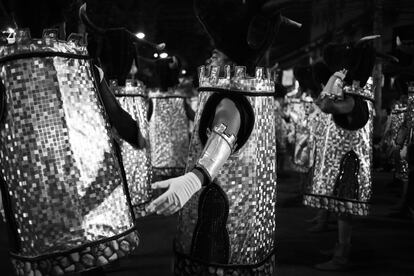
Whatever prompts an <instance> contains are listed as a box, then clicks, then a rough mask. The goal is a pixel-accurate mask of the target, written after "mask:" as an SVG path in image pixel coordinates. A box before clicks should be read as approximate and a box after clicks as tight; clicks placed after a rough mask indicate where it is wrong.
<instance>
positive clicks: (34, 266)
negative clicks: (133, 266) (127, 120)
mask: <svg viewBox="0 0 414 276" xmlns="http://www.w3.org/2000/svg"><path fill="white" fill-rule="evenodd" d="M138 243H139V238H138V235H137V233H136V232H135V231H134V232H131V233H130V234H127V235H125V236H123V237H121V238H119V239H113V240H107V241H105V242H102V243H99V244H97V245H91V246H87V247H84V248H80V249H79V250H76V251H75V252H73V253H71V252H66V253H63V254H59V255H56V256H53V257H50V258H45V259H42V260H37V259H36V260H30V259H29V260H27V259H21V258H19V257H14V256H12V259H11V261H12V264H13V267H14V269H15V273H16V275H18V276H25V275H36V276H46V275H53V276H55V275H65V274H72V273H75V272H80V271H85V270H89V269H92V268H94V267H96V266H104V265H106V264H109V263H110V262H113V261H115V260H118V259H119V258H122V257H124V256H126V255H128V254H130V253H131V252H132V251H133V250H135V248H136V247H137V244H138Z"/></svg>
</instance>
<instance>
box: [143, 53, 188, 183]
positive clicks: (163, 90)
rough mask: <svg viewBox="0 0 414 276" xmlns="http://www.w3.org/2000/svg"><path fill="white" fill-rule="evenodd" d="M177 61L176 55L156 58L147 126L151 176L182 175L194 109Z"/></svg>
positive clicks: (154, 178) (156, 178) (157, 178)
mask: <svg viewBox="0 0 414 276" xmlns="http://www.w3.org/2000/svg"><path fill="white" fill-rule="evenodd" d="M180 64H181V63H180V61H179V59H178V58H177V57H175V56H172V57H169V58H160V59H157V60H156V62H155V68H156V70H155V71H156V75H157V78H158V82H157V88H156V89H152V90H151V91H150V92H149V114H148V120H149V129H150V141H151V157H152V167H153V180H154V181H159V180H164V179H168V178H171V177H176V176H179V175H182V174H183V173H184V171H185V163H186V158H187V155H188V146H189V144H190V139H189V127H190V121H194V111H193V110H192V109H191V107H190V104H189V102H188V100H189V97H188V96H187V95H186V94H185V92H184V90H183V89H182V88H181V87H179V74H180V71H181V65H180Z"/></svg>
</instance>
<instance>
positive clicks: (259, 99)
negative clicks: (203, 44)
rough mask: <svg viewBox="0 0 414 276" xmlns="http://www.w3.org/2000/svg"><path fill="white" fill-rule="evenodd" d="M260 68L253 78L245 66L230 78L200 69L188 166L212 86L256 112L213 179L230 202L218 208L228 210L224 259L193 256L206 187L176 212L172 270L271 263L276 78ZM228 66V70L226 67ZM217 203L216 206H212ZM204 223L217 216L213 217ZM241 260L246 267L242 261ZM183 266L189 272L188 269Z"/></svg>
mask: <svg viewBox="0 0 414 276" xmlns="http://www.w3.org/2000/svg"><path fill="white" fill-rule="evenodd" d="M203 68H204V67H203ZM262 70H263V69H262V68H258V69H257V73H256V78H247V77H245V68H244V67H236V68H235V77H234V78H232V79H230V78H224V79H222V78H218V68H216V67H213V68H212V72H211V74H210V75H207V74H205V71H204V69H202V71H201V73H200V89H202V88H204V90H203V91H201V90H200V91H201V92H200V94H199V99H200V101H199V108H198V110H197V114H196V117H195V128H194V133H193V136H192V140H191V146H190V152H189V158H188V164H187V171H189V170H191V169H192V168H193V167H194V165H195V163H196V161H197V160H198V158H199V157H200V155H201V153H202V150H203V144H202V143H201V140H200V137H199V130H200V119H201V116H202V114H203V112H205V111H204V108H205V106H206V103H207V102H208V100H209V99H210V98H211V97H212V96H213V95H215V94H217V93H221V92H217V90H214V88H219V89H220V88H221V89H223V91H227V92H229V91H230V93H232V94H235V95H237V97H245V98H246V99H247V100H248V103H249V104H250V106H251V107H252V109H253V112H254V116H255V118H254V126H253V130H252V133H251V135H250V136H249V137H248V140H247V142H246V143H245V144H244V145H243V146H242V147H241V148H240V150H238V151H236V152H235V153H234V154H232V155H231V156H230V157H229V159H228V160H227V162H226V163H225V165H224V166H223V168H222V169H221V171H220V173H219V176H218V177H217V178H216V179H215V181H214V183H217V185H218V186H219V187H220V189H222V191H223V192H224V193H225V197H226V202H228V203H226V204H225V205H227V204H228V207H227V208H225V210H223V211H222V212H223V213H220V214H217V215H218V216H220V215H221V214H223V215H224V216H225V215H226V214H227V212H228V215H227V217H226V219H224V223H225V226H224V228H225V230H224V232H226V233H227V234H225V236H226V237H228V244H229V248H228V249H227V250H228V262H227V263H225V264H223V263H220V264H217V263H216V264H211V263H208V261H206V260H202V261H201V262H198V261H197V260H195V259H194V258H192V253H191V251H192V247H193V246H194V244H192V243H194V242H193V239H195V237H194V236H195V235H198V234H199V233H198V232H197V230H196V229H197V224H200V225H202V224H203V221H202V219H201V217H203V215H204V214H199V211H200V210H201V209H200V208H201V207H200V205H199V204H200V203H199V198H200V195H202V194H203V191H204V190H201V191H199V192H198V193H197V194H196V195H194V196H193V197H192V198H191V199H190V201H189V202H188V203H187V204H186V205H185V206H184V208H183V209H182V211H181V213H180V219H179V227H178V236H177V239H176V243H175V248H176V253H177V254H176V255H177V258H176V267H175V271H176V273H177V274H179V275H271V273H272V272H271V271H273V269H274V249H275V241H274V238H275V228H276V225H275V223H276V221H275V211H276V135H275V129H276V127H275V99H274V95H273V93H274V90H273V89H274V84H273V82H271V81H270V80H269V79H267V78H263V71H262ZM226 71H227V72H228V76H229V74H230V73H229V70H226ZM233 87H234V88H235V89H233ZM236 88H237V89H236ZM210 89H211V90H210ZM243 91H244V92H246V91H247V93H244V92H243ZM207 112H210V111H207ZM210 185H211V184H210ZM207 188H208V187H207ZM207 188H204V189H207ZM217 208H218V206H216V210H218V209H217ZM215 212H218V211H215ZM204 223H207V224H217V223H219V222H218V221H214V219H213V221H205V222H204ZM207 227H208V226H207ZM207 235H208V234H207ZM225 240H226V238H225ZM226 243H227V242H226ZM203 261H204V262H203ZM206 262H207V263H206ZM241 265H244V267H240V266H241ZM187 270H188V271H189V272H186V271H187ZM200 271H205V272H204V273H206V274H197V273H201V272H200ZM191 273H193V274H191ZM221 273H223V274H221ZM232 273H234V274H232ZM244 273H246V274H244Z"/></svg>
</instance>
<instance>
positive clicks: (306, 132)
mask: <svg viewBox="0 0 414 276" xmlns="http://www.w3.org/2000/svg"><path fill="white" fill-rule="evenodd" d="M296 105H297V108H296V112H297V113H296V115H295V116H292V117H294V118H292V123H293V125H294V133H293V135H294V142H293V146H294V150H293V156H292V158H291V162H292V169H293V170H294V171H297V172H308V171H309V169H310V168H311V167H312V165H313V159H314V156H313V154H314V151H313V143H312V140H311V127H312V126H311V124H313V123H315V122H314V119H315V118H314V117H312V118H311V117H310V114H311V113H313V111H314V110H315V108H316V106H315V104H314V103H313V101H312V99H301V100H300V101H299V102H297V103H296ZM294 110H295V109H293V110H292V112H294Z"/></svg>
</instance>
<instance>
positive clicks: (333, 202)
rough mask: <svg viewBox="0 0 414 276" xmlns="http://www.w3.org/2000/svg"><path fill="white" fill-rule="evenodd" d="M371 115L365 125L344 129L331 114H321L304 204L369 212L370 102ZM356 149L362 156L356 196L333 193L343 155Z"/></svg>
mask: <svg viewBox="0 0 414 276" xmlns="http://www.w3.org/2000/svg"><path fill="white" fill-rule="evenodd" d="M367 104H368V107H369V113H370V115H369V116H370V117H369V120H368V122H367V123H366V125H365V126H364V127H363V128H361V129H359V130H356V131H350V130H345V129H343V128H341V127H339V126H337V125H336V124H335V122H334V121H333V118H332V116H331V115H330V114H326V113H321V114H320V122H319V123H318V126H317V129H316V132H315V136H316V137H315V139H316V156H315V165H314V174H313V181H312V184H311V186H310V187H309V189H308V191H307V194H306V195H305V197H304V204H305V205H308V206H312V207H316V208H323V209H328V210H330V211H332V212H338V213H349V214H353V215H361V216H363V215H367V214H368V212H369V200H370V198H371V192H372V189H371V184H372V179H371V165H372V131H373V114H374V107H373V104H372V102H370V101H367ZM350 151H354V152H355V153H356V156H357V157H358V158H359V162H360V164H359V170H358V171H357V176H356V178H357V181H358V187H357V190H358V191H357V194H358V197H357V198H341V197H336V196H334V195H333V192H334V189H335V183H336V180H337V178H338V176H339V174H340V163H341V160H342V158H343V157H344V155H345V154H346V153H348V152H350Z"/></svg>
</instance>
